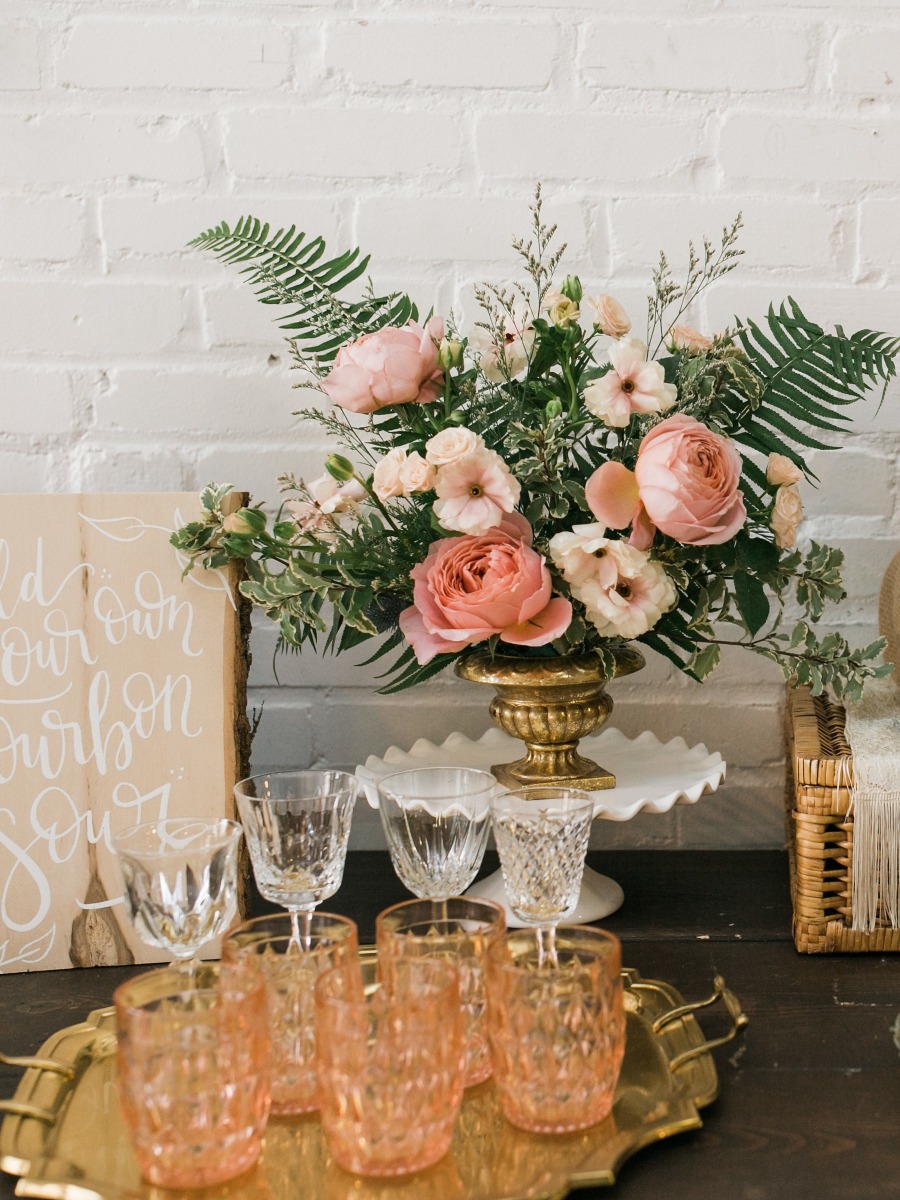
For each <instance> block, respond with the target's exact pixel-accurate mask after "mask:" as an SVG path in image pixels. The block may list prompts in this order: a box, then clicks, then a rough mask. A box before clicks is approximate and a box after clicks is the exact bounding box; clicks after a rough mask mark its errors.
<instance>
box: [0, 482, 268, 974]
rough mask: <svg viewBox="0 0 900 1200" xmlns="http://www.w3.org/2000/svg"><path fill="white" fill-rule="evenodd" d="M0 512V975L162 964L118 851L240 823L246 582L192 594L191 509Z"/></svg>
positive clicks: (104, 499)
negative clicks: (144, 839) (122, 844)
mask: <svg viewBox="0 0 900 1200" xmlns="http://www.w3.org/2000/svg"><path fill="white" fill-rule="evenodd" d="M239 502H240V500H239V498H238V497H237V496H235V497H234V505H233V506H234V507H237V505H238V504H239ZM0 511H2V514H3V520H2V524H0V973H4V972H9V971H33V970H49V969H53V968H58V967H68V966H70V965H75V966H89V965H113V964H115V963H129V962H153V961H159V960H160V959H161V958H163V957H164V955H163V954H162V952H160V951H158V950H154V949H153V948H152V947H149V946H145V945H144V944H143V943H142V942H141V941H140V940H139V939H138V938H137V936H136V935H135V933H134V931H133V930H132V929H131V926H130V922H129V920H128V917H127V915H126V913H125V910H124V908H123V903H122V898H121V890H122V885H121V880H120V877H119V871H118V865H117V863H116V862H115V859H114V857H113V855H112V853H111V851H110V838H111V837H112V835H114V834H115V833H117V832H119V831H120V830H122V829H126V828H129V827H131V826H133V825H137V824H139V823H141V822H144V821H152V820H156V819H157V818H160V817H165V816H231V815H232V814H233V799H232V787H233V785H234V783H235V781H236V780H237V779H238V778H240V777H241V776H242V775H244V774H246V759H247V757H248V756H249V730H248V728H247V720H246V713H245V699H246V663H247V656H246V654H245V653H243V650H242V635H241V614H242V612H243V611H244V610H243V606H242V604H240V603H239V602H238V596H237V589H236V581H235V578H234V577H233V576H229V575H228V574H226V573H225V572H205V571H197V572H193V573H191V574H190V575H188V576H186V577H185V578H184V579H182V577H181V572H182V567H183V565H184V564H183V562H182V561H179V557H178V555H177V554H176V551H175V550H174V549H173V548H172V546H171V545H170V544H169V535H170V532H171V531H172V530H173V529H174V528H176V527H177V526H178V525H180V524H182V523H183V522H184V521H187V520H191V519H195V517H196V516H199V503H198V499H197V496H196V495H195V494H194V493H185V494H181V493H177V494H155V495H52V496H27V495H12V496H3V497H0Z"/></svg>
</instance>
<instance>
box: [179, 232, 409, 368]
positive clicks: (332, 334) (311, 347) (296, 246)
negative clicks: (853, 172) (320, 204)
mask: <svg viewBox="0 0 900 1200" xmlns="http://www.w3.org/2000/svg"><path fill="white" fill-rule="evenodd" d="M188 245H189V246H192V247H194V248H196V249H198V250H207V251H209V252H210V253H212V254H214V255H215V256H216V258H218V259H219V261H220V262H224V263H228V264H229V265H236V264H246V265H243V266H241V273H242V274H243V275H245V276H246V277H247V283H249V284H250V286H251V287H254V288H256V297H257V299H258V300H259V301H260V302H261V303H263V304H284V305H294V306H296V307H295V310H294V311H293V312H291V313H289V314H288V315H287V316H286V317H284V318H283V319H282V320H280V321H279V322H278V324H279V326H280V327H281V328H282V329H284V330H285V331H286V332H288V333H289V334H290V338H291V341H293V342H295V343H297V344H298V345H300V344H302V349H303V352H304V355H305V356H306V357H307V358H310V359H312V360H313V363H314V364H315V365H320V366H322V367H327V366H328V365H329V364H330V363H331V362H333V361H334V358H335V355H336V354H337V352H338V350H339V349H340V347H341V346H342V345H343V344H344V343H345V342H348V341H353V340H355V339H356V338H359V337H362V336H363V334H366V333H372V332H373V331H374V330H376V329H383V328H384V327H385V326H386V325H397V326H399V325H405V324H406V323H407V321H409V320H410V319H412V320H415V319H416V318H417V317H418V311H417V309H416V306H415V305H414V304H413V302H412V301H411V300H410V299H409V297H408V296H405V295H402V294H399V293H398V294H391V295H388V296H376V295H374V294H372V293H371V291H370V292H369V293H368V294H366V295H365V296H364V297H363V298H362V299H361V300H354V301H347V300H341V299H339V298H338V292H341V291H343V290H344V288H347V287H349V286H350V284H352V283H355V282H356V280H358V279H359V278H360V277H361V276H362V275H363V274H364V272H365V270H366V268H367V266H368V265H369V256H368V255H361V252H360V250H359V249H358V248H356V249H353V250H346V251H345V252H344V253H343V254H339V255H338V256H337V257H336V258H327V257H326V252H325V251H326V248H325V242H324V240H323V239H322V238H321V237H314V238H308V237H307V235H306V234H305V233H301V232H298V231H297V228H296V226H295V225H292V226H291V227H290V228H289V229H279V230H278V231H277V233H275V234H271V236H270V227H269V225H268V224H267V223H263V222H261V221H260V220H259V219H258V218H256V217H251V216H247V217H241V218H240V219H239V221H238V223H237V224H236V225H235V227H234V228H233V229H232V228H231V227H230V226H229V225H228V224H227V223H226V222H225V221H223V222H221V224H219V225H216V226H215V227H214V228H212V229H207V230H206V231H205V232H204V233H201V234H200V235H199V236H198V237H195V238H194V239H193V240H192V241H190V242H188Z"/></svg>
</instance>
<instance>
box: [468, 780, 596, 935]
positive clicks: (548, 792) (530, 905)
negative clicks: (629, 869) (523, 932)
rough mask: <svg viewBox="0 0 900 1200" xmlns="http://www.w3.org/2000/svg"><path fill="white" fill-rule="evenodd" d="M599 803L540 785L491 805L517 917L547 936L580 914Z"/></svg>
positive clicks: (511, 793) (569, 790)
mask: <svg viewBox="0 0 900 1200" xmlns="http://www.w3.org/2000/svg"><path fill="white" fill-rule="evenodd" d="M593 816H594V802H593V800H592V799H591V797H590V795H589V794H588V793H587V792H583V791H580V790H579V789H577V788H567V787H558V786H555V785H552V784H537V785H533V786H529V787H523V788H510V789H508V790H507V791H504V792H499V793H498V794H497V795H495V796H494V797H493V799H492V800H491V826H492V828H493V831H494V841H495V842H496V843H497V853H498V854H499V856H500V870H501V871H502V873H503V882H504V884H505V887H506V896H507V900H508V903H509V907H510V909H511V911H512V912H513V914H514V915H515V916H516V917H517V918H518V919H519V920H520V921H522V922H524V924H526V925H534V926H537V927H538V930H539V934H538V937H539V943H540V944H543V942H542V937H541V933H542V932H543V931H549V937H548V952H549V954H550V956H551V958H552V956H553V954H554V949H553V946H554V938H553V930H554V928H555V927H556V926H557V925H558V924H559V923H560V921H562V920H564V919H565V918H566V917H567V916H569V915H570V914H571V913H573V912H574V911H575V907H576V905H577V904H578V893H579V891H580V889H581V877H582V875H583V874H584V860H585V855H586V854H587V847H588V837H589V836H590V831H591V821H592V819H593Z"/></svg>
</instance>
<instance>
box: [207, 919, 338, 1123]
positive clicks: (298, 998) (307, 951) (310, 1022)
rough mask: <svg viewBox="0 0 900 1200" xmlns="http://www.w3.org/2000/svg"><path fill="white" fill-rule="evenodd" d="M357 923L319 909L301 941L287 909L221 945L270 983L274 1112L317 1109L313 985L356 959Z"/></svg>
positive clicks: (256, 922)
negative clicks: (295, 932)
mask: <svg viewBox="0 0 900 1200" xmlns="http://www.w3.org/2000/svg"><path fill="white" fill-rule="evenodd" d="M358 952H359V938H358V934H357V929H356V925H355V924H354V922H353V921H351V920H349V918H347V917H340V916H335V915H333V914H331V913H325V912H315V913H312V914H311V915H310V916H309V917H308V925H307V928H306V930H305V931H304V933H303V934H302V935H301V938H300V941H299V942H297V941H296V940H295V939H294V938H293V937H292V936H291V918H290V917H289V916H288V915H287V914H286V913H277V914H275V915H274V916H270V917H257V918H256V920H254V921H247V922H245V923H244V924H243V925H240V926H238V928H237V929H235V930H234V931H233V932H232V933H231V934H229V936H228V938H227V939H226V940H225V943H224V945H223V947H222V955H223V958H224V959H225V960H226V961H238V962H240V961H244V962H249V963H251V964H252V965H253V966H254V967H255V968H256V969H257V970H259V971H260V972H261V973H262V975H263V977H264V979H265V983H266V995H267V998H268V1006H269V1036H270V1039H271V1042H272V1112H273V1113H276V1114H279V1115H282V1114H285V1113H304V1112H312V1111H313V1110H314V1109H315V1108H317V1107H318V1103H319V1097H318V1076H317V1074H316V1028H315V1005H314V1003H313V989H314V987H315V983H316V980H317V979H318V977H319V975H320V974H321V973H322V972H323V971H327V970H328V969H329V968H330V967H336V966H338V965H339V964H341V963H349V962H353V961H355V959H356V956H357V954H358Z"/></svg>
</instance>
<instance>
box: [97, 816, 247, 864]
mask: <svg viewBox="0 0 900 1200" xmlns="http://www.w3.org/2000/svg"><path fill="white" fill-rule="evenodd" d="M192 827H196V828H197V830H198V831H199V830H203V831H204V833H205V836H203V837H202V838H201V837H197V838H194V839H192V840H191V841H190V842H188V843H187V845H174V844H173V845H166V844H160V843H159V842H158V843H157V845H156V846H153V845H152V844H151V842H150V841H145V839H150V838H152V837H153V836H156V837H157V838H160V836H162V838H165V836H166V834H167V833H169V834H170V836H172V837H174V836H176V831H177V830H179V829H181V830H184V831H188V830H190V829H191V828H192ZM243 832H244V831H243V829H242V828H241V826H240V825H239V824H238V822H237V821H232V820H231V819H230V818H228V817H210V818H206V817H163V818H162V819H161V820H158V821H144V822H142V823H141V824H140V825H133V826H132V827H131V828H130V829H124V830H122V831H121V832H120V833H116V834H114V835H113V837H112V838H111V839H110V845H111V847H112V850H113V852H114V853H115V854H118V855H122V856H125V857H127V858H133V859H153V858H168V857H183V856H184V855H187V854H190V853H192V852H198V851H199V852H202V851H207V850H217V849H224V848H226V847H229V846H232V845H236V844H237V842H239V841H240V839H241V837H242V836H243Z"/></svg>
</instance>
